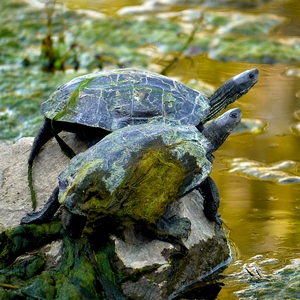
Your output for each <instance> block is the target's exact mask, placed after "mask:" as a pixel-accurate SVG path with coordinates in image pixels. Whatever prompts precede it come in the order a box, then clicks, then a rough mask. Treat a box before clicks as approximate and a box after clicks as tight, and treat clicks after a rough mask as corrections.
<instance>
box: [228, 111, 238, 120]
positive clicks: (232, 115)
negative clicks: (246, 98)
mask: <svg viewBox="0 0 300 300" xmlns="http://www.w3.org/2000/svg"><path fill="white" fill-rule="evenodd" d="M237 117H238V114H237V113H236V112H232V113H230V118H233V119H237Z"/></svg>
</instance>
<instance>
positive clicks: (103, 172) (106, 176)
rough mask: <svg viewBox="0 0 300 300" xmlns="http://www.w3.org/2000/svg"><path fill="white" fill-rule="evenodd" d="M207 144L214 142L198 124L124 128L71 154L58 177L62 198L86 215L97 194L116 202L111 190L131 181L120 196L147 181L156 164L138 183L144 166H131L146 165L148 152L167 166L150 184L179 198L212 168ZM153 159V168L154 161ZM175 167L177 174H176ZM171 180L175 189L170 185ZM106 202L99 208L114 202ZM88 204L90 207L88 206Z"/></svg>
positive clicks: (64, 201) (205, 176) (197, 183)
mask: <svg viewBox="0 0 300 300" xmlns="http://www.w3.org/2000/svg"><path fill="white" fill-rule="evenodd" d="M208 145H209V141H208V140H207V139H206V138H205V137H204V136H203V135H202V134H201V133H200V132H199V131H198V130H197V129H196V128H195V127H194V126H167V125H150V124H142V125H137V126H129V127H125V128H122V129H119V130H117V131H114V132H113V133H111V134H109V135H108V136H106V137H105V138H104V139H102V140H101V141H100V142H98V143H97V144H95V145H94V146H92V147H91V148H89V149H88V150H86V151H85V152H83V153H80V154H78V155H76V156H75V157H74V158H72V159H71V161H70V164H69V166H68V167H67V169H66V170H64V171H63V172H62V173H61V174H60V175H59V177H58V178H59V202H60V203H63V204H64V205H65V206H66V207H67V208H68V209H69V210H70V211H71V212H72V213H75V214H82V211H83V210H85V208H84V203H85V202H88V201H90V200H91V199H94V198H95V197H96V198H97V197H98V200H99V197H100V198H101V199H102V200H103V199H106V200H103V201H104V202H105V201H115V198H112V197H111V195H113V194H114V193H116V191H117V190H118V189H120V187H124V186H126V184H127V187H126V188H123V192H122V195H121V197H123V193H126V189H127V188H128V189H132V188H136V189H138V186H141V185H142V184H143V182H142V181H143V180H144V179H143V178H144V175H145V174H147V176H149V172H150V171H149V170H150V169H151V168H150V167H149V168H148V169H147V171H141V172H144V173H143V174H142V175H141V176H140V177H139V179H138V180H136V181H135V182H134V183H133V182H132V181H131V182H130V180H131V178H132V177H134V176H136V174H137V173H138V172H140V171H137V169H132V168H133V167H135V166H137V165H139V164H140V165H141V162H142V163H144V165H145V161H146V159H145V157H146V158H147V157H149V153H150V154H151V155H153V153H154V155H156V158H158V159H161V158H162V160H163V162H162V161H159V163H158V165H159V166H161V165H164V166H165V167H166V170H167V171H166V173H165V174H166V175H167V176H165V175H162V176H161V177H159V176H160V175H156V174H154V175H153V179H151V180H150V183H149V184H147V186H150V187H151V189H156V186H157V185H159V184H161V185H162V191H164V192H165V191H166V192H167V193H170V194H172V195H173V196H172V197H175V199H173V201H175V200H176V199H177V198H179V197H181V196H182V195H184V194H186V193H187V192H189V191H190V190H191V189H193V188H194V187H196V186H197V185H199V184H200V183H201V182H202V181H203V180H204V179H206V178H207V177H208V176H209V174H210V173H211V169H212V165H211V162H210V161H209V160H208V158H207V157H206V156H207V149H208ZM147 155H148V156H147ZM147 159H148V158H147ZM150 163H151V167H152V165H154V163H153V162H152V161H151V162H150ZM174 166H175V167H174ZM156 171H157V170H156ZM172 171H174V174H175V175H174V179H172V178H171V174H172ZM95 174H97V175H96V176H95ZM168 180H169V181H168ZM175 181H176V182H175ZM128 182H129V183H128ZM173 183H174V184H173ZM135 185H136V187H134V186H135ZM172 185H173V189H174V191H170V190H169V189H171V187H170V186H172ZM124 191H125V192H124ZM151 193H153V191H151ZM99 195H100V196H99ZM159 196H160V193H158V197H159ZM142 197H145V198H146V196H142ZM137 198H141V196H137ZM152 198H153V197H152ZM167 198H169V196H168V197H167ZM107 199H108V200H107ZM112 199H114V200H112ZM98 200H97V201H98ZM102 200H101V201H102ZM101 201H100V202H99V201H98V202H97V203H98V204H97V207H99V206H101V207H102V205H103V209H105V207H106V206H107V205H109V203H105V205H104V204H103V203H101ZM142 201H144V200H142ZM145 201H146V200H145ZM149 201H150V200H149ZM151 201H152V200H151ZM99 203H101V204H99ZM79 207H80V208H79ZM89 209H90V207H89V208H86V211H88V210H89Z"/></svg>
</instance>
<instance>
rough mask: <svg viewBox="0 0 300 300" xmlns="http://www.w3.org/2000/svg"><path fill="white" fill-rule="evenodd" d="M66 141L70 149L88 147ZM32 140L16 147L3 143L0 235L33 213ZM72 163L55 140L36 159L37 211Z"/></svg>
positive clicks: (70, 138) (67, 137)
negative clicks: (29, 166)
mask: <svg viewBox="0 0 300 300" xmlns="http://www.w3.org/2000/svg"><path fill="white" fill-rule="evenodd" d="M64 137H65V141H66V142H67V143H68V145H70V146H71V147H75V144H76V147H75V148H74V149H78V152H79V151H84V150H85V146H84V145H83V144H81V143H80V142H78V141H76V140H74V135H73V134H68V135H67V134H66V135H65V136H64ZM32 143H33V138H22V139H20V140H18V141H17V142H16V143H14V144H8V143H4V142H0V153H1V155H0V232H2V231H4V230H6V229H8V228H12V227H14V226H16V225H18V224H19V223H20V220H21V217H23V216H24V215H25V214H26V213H28V212H30V211H31V210H32V208H31V200H30V190H29V187H28V181H27V160H28V157H29V153H30V150H31V146H32ZM68 163H69V159H68V158H67V157H66V156H65V155H64V154H63V153H62V152H61V150H60V148H59V145H58V144H57V142H56V141H55V140H54V139H52V140H51V141H50V142H49V143H48V144H47V146H46V147H44V148H43V149H42V151H41V152H40V153H39V155H38V156H37V157H36V160H35V164H34V168H33V184H34V188H35V192H36V198H37V203H38V207H37V210H39V209H40V208H42V207H43V205H44V203H45V202H46V201H47V199H48V197H49V196H50V195H51V193H52V191H53V189H54V188H55V187H56V185H57V175H58V174H59V173H60V172H61V171H63V170H64V169H65V168H66V167H67V165H68Z"/></svg>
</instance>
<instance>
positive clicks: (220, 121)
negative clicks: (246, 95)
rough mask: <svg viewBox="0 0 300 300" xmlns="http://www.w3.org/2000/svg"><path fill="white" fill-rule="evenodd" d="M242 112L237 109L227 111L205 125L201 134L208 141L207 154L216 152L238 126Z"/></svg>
mask: <svg viewBox="0 0 300 300" xmlns="http://www.w3.org/2000/svg"><path fill="white" fill-rule="evenodd" d="M241 117H242V112H241V110H240V109H239V108H234V109H231V110H228V111H227V112H225V113H224V114H223V115H221V116H220V117H218V118H217V119H215V120H213V121H212V122H210V123H209V124H208V125H206V126H205V127H204V129H203V131H202V134H203V135H204V136H205V137H206V138H207V139H208V140H209V142H210V143H209V147H208V153H212V152H214V151H215V150H217V149H218V148H219V147H220V146H221V145H222V144H223V143H224V142H225V140H226V139H227V137H228V136H229V134H230V133H231V132H232V130H233V129H234V128H235V127H236V126H237V125H238V124H239V122H240V120H241Z"/></svg>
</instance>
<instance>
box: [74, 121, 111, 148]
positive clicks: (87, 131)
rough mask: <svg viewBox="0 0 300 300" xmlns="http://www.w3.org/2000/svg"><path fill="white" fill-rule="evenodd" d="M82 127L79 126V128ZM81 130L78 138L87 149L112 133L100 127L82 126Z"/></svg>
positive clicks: (77, 133)
mask: <svg viewBox="0 0 300 300" xmlns="http://www.w3.org/2000/svg"><path fill="white" fill-rule="evenodd" d="M79 126H80V125H78V127H79ZM81 126H82V128H79V129H81V130H77V131H76V136H77V137H78V138H79V139H80V140H82V141H84V142H85V144H86V146H87V148H90V147H91V146H93V145H95V144H97V143H98V142H99V141H100V140H102V139H103V138H104V137H105V136H107V135H108V134H109V133H110V131H108V130H105V129H103V128H98V127H90V126H84V125H81Z"/></svg>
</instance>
